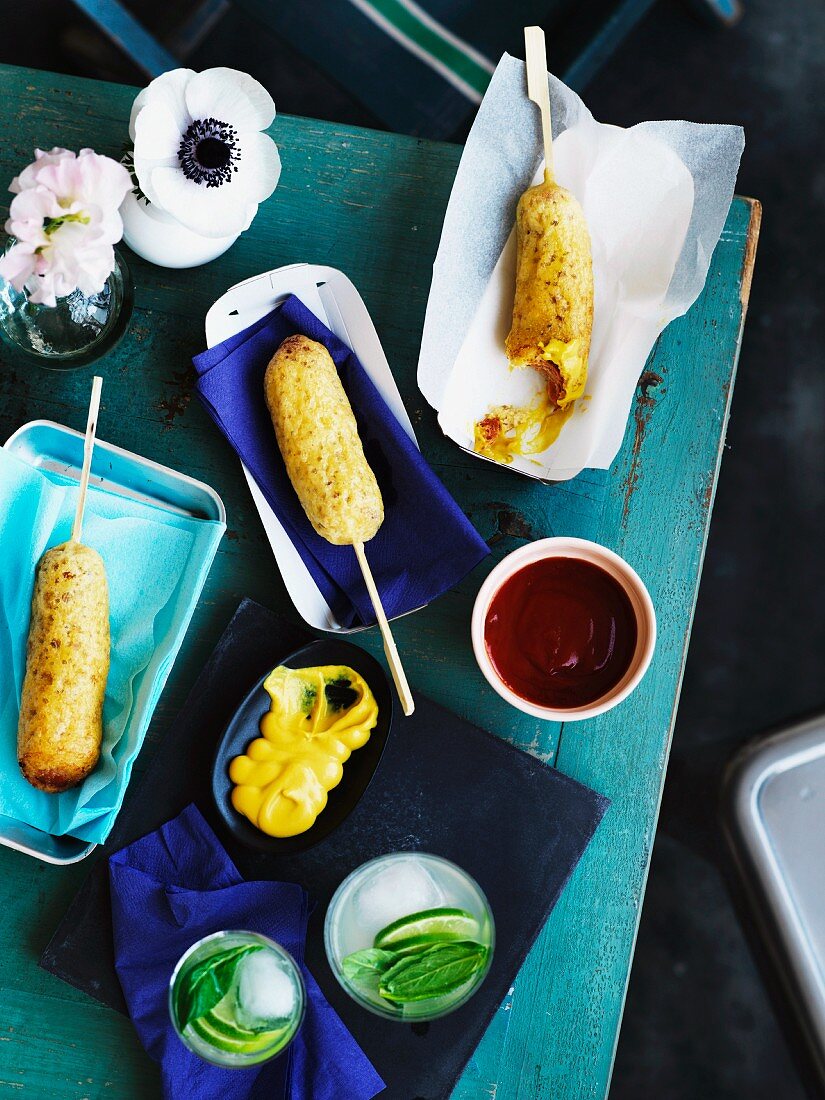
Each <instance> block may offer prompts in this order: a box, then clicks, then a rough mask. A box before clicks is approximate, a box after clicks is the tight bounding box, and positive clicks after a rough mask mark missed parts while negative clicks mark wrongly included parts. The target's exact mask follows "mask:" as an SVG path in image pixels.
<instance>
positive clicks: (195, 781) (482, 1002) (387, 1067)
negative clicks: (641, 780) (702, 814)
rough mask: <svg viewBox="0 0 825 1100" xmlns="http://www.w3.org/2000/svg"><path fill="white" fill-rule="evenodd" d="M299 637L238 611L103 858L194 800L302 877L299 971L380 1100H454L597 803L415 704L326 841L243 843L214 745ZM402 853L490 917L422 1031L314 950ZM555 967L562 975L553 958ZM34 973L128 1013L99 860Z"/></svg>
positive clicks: (281, 870)
mask: <svg viewBox="0 0 825 1100" xmlns="http://www.w3.org/2000/svg"><path fill="white" fill-rule="evenodd" d="M309 638H310V635H309V633H308V632H307V631H305V630H303V629H301V628H299V627H296V626H294V625H292V624H289V623H287V622H285V621H283V620H282V619H280V618H278V617H277V616H276V615H274V614H273V613H272V612H270V611H268V610H266V609H265V608H263V607H261V606H260V605H258V604H255V603H253V602H252V601H250V600H246V601H244V602H243V603H242V604H241V606H240V607H239V609H238V611H237V612H236V614H235V616H234V618H233V619H232V622H231V623H230V624H229V626H228V627H227V629H226V631H225V632H224V634H223V636H222V637H221V640H220V642H219V643H218V646H217V648H216V649H215V651H214V653H213V654H212V656H211V658H210V660H209V662H208V663H207V665H206V667H205V668H204V670H203V672H202V673H201V675H200V677H199V679H198V682H197V683H196V685H195V687H194V688H193V690H192V693H191V695H190V697H189V700H188V701H187V703H186V706H185V707H184V709H183V711H182V712H181V714H180V715H179V716H178V718H177V720H176V722H175V723H174V725H173V726H172V728H171V729H170V730H169V731H168V732H167V734H166V735H165V737H164V740H163V743H162V744H161V746H160V748H159V749H158V751H157V753H156V756H155V759H154V760H153V762H152V764H151V766H150V768H149V769H148V771H147V773H146V775H145V776H144V777H143V780H142V782H141V783H140V784H139V785H138V786H137V787H136V788H135V789H134V790H132V791H131V792H130V794H129V796H127V800H126V803H125V805H124V808H123V810H122V811H121V813H120V815H119V817H118V819H117V822H116V824H115V827H114V829H113V830H112V833H111V835H110V837H109V840H108V841H107V843H106V845H105V849H104V851H105V852H106V853H110V852H113V851H116V850H117V849H119V848H121V847H123V846H124V845H125V844H128V843H130V842H131V841H132V840H135V839H136V838H137V837H139V836H143V835H144V834H145V833H147V832H150V831H151V830H152V829H154V828H156V827H157V826H158V825H160V824H162V822H164V821H167V820H168V819H169V818H171V817H174V816H175V815H176V814H177V813H178V812H179V811H180V810H181V809H183V807H184V806H186V805H187V804H188V803H189V802H193V801H194V802H196V803H197V805H198V807H199V808H200V809H201V811H202V812H203V813H204V815H205V817H206V818H207V820H208V821H209V823H210V825H211V826H212V827H213V828H214V829H215V832H216V833H217V835H218V837H219V838H220V840H221V842H222V843H224V844H225V846H226V849H227V851H228V852H229V854H230V856H231V857H232V859H233V860H234V861H235V863H236V864H237V866H238V868H239V869H240V871H241V873H242V874H243V875H244V876H245V877H246V878H247V879H262V878H263V879H266V878H270V879H276V880H286V881H294V882H300V883H302V884H303V885H304V886H305V887H306V889H307V890H308V891H309V893H310V896H311V898H312V899H313V901H314V902H315V903H316V905H315V909H314V912H313V914H312V917H311V919H310V925H309V933H308V937H307V948H306V961H307V965H308V966H309V968H310V969H311V971H312V972H313V974H314V975H315V977H316V979H317V980H318V982H319V984H320V986H321V988H322V990H323V991H324V994H325V995H326V997H327V998H328V999H329V1000H330V1002H331V1003H332V1004H333V1005H334V1006H335V1008H336V1009H337V1011H338V1012H339V1014H340V1015H341V1017H342V1018H343V1020H344V1022H345V1023H346V1024H347V1027H349V1029H350V1030H351V1032H352V1034H353V1035H354V1036H355V1038H356V1039H357V1040H358V1042H359V1043H360V1044H361V1046H362V1048H363V1049H364V1051H365V1052H366V1054H367V1055H368V1056H369V1058H370V1059H371V1060H372V1062H373V1064H374V1065H375V1067H376V1069H377V1070H378V1072H379V1073H380V1074H381V1076H382V1077H383V1078H384V1080H385V1081H386V1082H387V1089H386V1091H385V1092H383V1093H382V1094H381V1096H382V1100H440V1098H443V1097H448V1096H449V1095H450V1092H451V1091H452V1088H453V1086H454V1085H455V1082H456V1081H457V1079H458V1077H459V1075H460V1074H461V1071H462V1069H463V1068H464V1066H465V1064H466V1063H467V1061H468V1060H469V1058H470V1056H471V1055H472V1053H473V1050H474V1049H475V1046H476V1044H477V1043H478V1041H479V1039H480V1038H481V1036H482V1034H483V1032H484V1029H485V1028H486V1026H487V1024H488V1023H489V1021H490V1019H491V1018H492V1016H493V1014H494V1013H495V1011H496V1009H497V1008H498V1006H499V1005H500V1004H501V1002H502V1001H503V1000H504V997H505V995H506V993H507V990H508V988H509V986H510V984H511V983H512V980H513V978H514V977H515V976H516V973H517V971H518V969H519V967H520V966H521V964H522V962H523V961H524V958H525V956H526V955H527V953H528V951H529V949H530V947H531V946H532V944H533V942H534V940H535V938H536V936H537V935H538V933H539V931H540V929H541V928H542V926H543V925H544V923H545V921H546V920H547V917H548V915H549V913H550V911H551V909H552V908H553V906H554V905H555V903H556V900H557V899H558V897H559V894H560V893H561V890H562V888H563V887H564V884H565V883H566V881H567V879H568V877H569V875H570V873H571V871H572V870H573V868H574V867H575V865H576V863H577V862H578V860H579V858H580V856H581V854H582V852H583V851H584V849H585V847H586V846H587V844H588V842H589V840H590V838H591V837H592V835H593V833H594V831H595V829H596V827H597V825H598V823H599V821H600V820H601V818H602V816H603V814H604V812H605V810H606V809H607V806H608V801H607V799H605V798H603V797H602V796H600V795H598V794H596V793H595V792H593V791H591V790H589V789H588V788H587V787H584V786H582V785H581V784H579V783H576V782H575V781H574V780H572V779H569V778H567V777H566V776H564V775H562V774H561V773H559V772H557V771H555V769H553V768H550V767H548V766H546V765H544V764H542V763H541V762H540V761H538V760H536V759H534V758H533V757H532V756H529V755H528V754H527V753H524V752H521V751H519V750H518V749H515V748H513V747H512V746H510V745H508V744H507V743H506V742H504V741H502V740H500V739H499V738H497V737H494V736H492V735H491V734H489V733H487V732H486V731H484V730H481V729H479V728H478V727H476V726H473V725H470V724H469V723H468V722H465V721H462V720H461V719H460V718H458V717H457V716H456V715H454V714H451V713H450V712H449V711H447V710H444V709H443V708H442V707H440V706H438V705H437V704H435V703H433V702H432V701H431V700H429V699H427V698H425V697H424V696H421V695H417V696H416V710H415V714H414V715H413V716H412V717H410V718H403V717H397V718H396V720H395V722H394V725H393V729H392V731H391V733H390V738H389V743H388V744H387V748H386V750H385V752H384V757H383V759H382V761H381V765H380V767H379V769H378V772H377V773H376V776H375V778H374V779H373V782H372V784H371V786H370V787H369V789H368V790H367V792H366V794H365V795H364V797H363V799H362V801H361V803H360V804H359V805H358V806H357V808H356V809H355V810H354V811H353V812H352V814H350V816H349V817H348V818H347V819H346V821H344V823H343V824H342V825H341V826H340V828H339V829H337V830H336V831H335V832H334V833H333V834H332V835H331V836H329V837H327V839H326V840H324V841H322V842H321V843H320V844H319V845H318V846H317V847H314V848H311V849H310V850H309V851H306V852H301V853H298V854H296V855H291V856H285V857H284V856H282V857H273V856H271V855H264V854H261V853H255V852H250V851H248V850H247V849H245V848H240V847H239V846H238V845H237V844H236V843H235V842H234V840H233V839H232V837H231V836H230V835H229V834H228V833H227V831H226V829H225V828H224V826H223V823H222V822H221V819H220V818H219V816H218V814H217V813H216V811H215V808H214V805H213V803H212V800H211V795H210V767H211V763H212V756H213V752H214V749H215V745H216V743H217V740H218V738H219V736H220V735H221V733H222V731H223V729H224V728H225V726H226V724H227V722H228V721H229V718H230V717H231V715H232V713H233V711H234V709H235V707H236V706H237V704H238V702H239V701H240V700H241V699H242V698H243V696H244V694H245V693H246V691H247V690H248V689H249V688H250V687H251V685H252V684H253V683H254V681H255V679H256V678H257V677H258V676H260V675H262V674H263V673H264V672H265V671H266V670H267V669H269V668H271V667H272V666H273V665H274V664H276V663H277V662H278V659H279V658H280V657H281V656H284V655H286V654H287V653H289V652H291V651H292V650H294V649H296V648H297V647H298V646H300V645H302V644H304V643H305V642H306V641H307V640H309ZM401 849H406V850H411V849H419V850H421V851H426V852H433V853H435V854H437V855H442V856H446V857H447V858H448V859H452V860H454V861H455V862H456V863H457V864H459V866H461V867H464V868H465V869H466V870H467V871H469V873H470V874H471V875H473V877H474V878H476V879H477V880H478V882H479V883H480V885H481V887H482V889H483V890H484V891H485V893H486V894H487V897H488V898H489V901H490V904H491V906H492V910H493V914H494V917H495V921H496V951H495V956H494V959H493V964H492V967H491V970H490V973H489V975H488V976H487V978H486V980H485V982H484V984H483V985H482V987H481V988H480V990H479V991H478V992H477V993H476V994H475V996H474V997H473V998H472V999H471V1000H470V1001H469V1002H468V1003H467V1004H466V1005H464V1006H463V1007H462V1008H460V1009H458V1010H457V1011H456V1012H454V1013H453V1014H452V1015H450V1016H446V1017H444V1018H443V1019H441V1020H436V1021H433V1022H432V1023H429V1024H414V1025H406V1024H400V1023H398V1022H394V1021H390V1020H382V1019H380V1018H378V1017H376V1016H373V1015H371V1014H370V1013H368V1012H365V1011H364V1010H363V1009H361V1008H360V1007H359V1006H358V1005H356V1004H355V1003H354V1002H353V1001H352V1000H350V998H349V997H348V996H347V995H346V994H345V993H344V992H343V990H342V989H341V988H340V986H339V985H338V983H337V982H336V980H335V978H334V977H333V975H332V973H331V971H330V969H329V966H328V964H327V961H326V958H325V956H324V947H323V921H324V914H325V912H326V907H327V904H328V902H329V899H330V897H331V896H332V893H333V891H334V890H335V888H336V887H337V886H338V884H339V883H340V882H341V880H342V879H343V878H344V877H345V876H346V875H347V874H349V872H350V871H351V870H353V869H354V868H355V867H357V866H359V865H360V864H361V863H363V862H364V861H365V860H367V859H371V858H372V857H374V856H377V855H381V854H383V853H385V852H392V851H397V850H401ZM587 949H588V945H587V944H584V945H583V950H587ZM557 962H558V965H559V966H564V959H559V960H557ZM40 964H41V966H43V967H45V968H46V969H47V970H50V971H52V972H53V973H54V974H56V975H58V977H60V978H63V979H64V980H65V981H67V982H70V983H71V984H72V985H75V986H77V987H78V988H79V989H82V990H85V992H87V993H89V994H90V995H91V996H93V997H96V998H97V999H98V1000H100V1001H102V1002H103V1003H104V1004H107V1005H110V1006H111V1007H113V1008H117V1009H119V1010H120V1011H125V1004H124V1001H123V995H122V993H121V989H120V985H119V982H118V979H117V975H116V973H115V969H114V964H113V948H112V930H111V912H110V901H109V882H108V874H107V867H106V860H105V859H99V860H98V862H97V863H96V865H95V866H94V867H93V868H92V871H91V873H90V874H89V877H88V878H87V880H86V882H85V883H84V885H83V887H82V888H81V890H80V891H79V893H78V894H77V896H76V897H75V899H74V901H73V902H72V905H71V907H70V908H69V911H68V913H67V914H66V916H65V917H64V919H63V921H62V922H61V924H60V926H59V927H58V929H57V931H56V932H55V934H54V936H53V938H52V940H51V942H50V944H49V945H48V947H47V948H46V950H45V952H44V953H43V956H42V958H41V960H40ZM307 1100H311V1098H309V1097H308V1098H307Z"/></svg>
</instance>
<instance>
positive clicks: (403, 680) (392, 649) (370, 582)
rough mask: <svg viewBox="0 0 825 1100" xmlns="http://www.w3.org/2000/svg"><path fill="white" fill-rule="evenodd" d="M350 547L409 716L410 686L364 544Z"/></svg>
mask: <svg viewBox="0 0 825 1100" xmlns="http://www.w3.org/2000/svg"><path fill="white" fill-rule="evenodd" d="M352 545H353V549H354V550H355V556H356V557H357V558H358V564H359V565H360V566H361V572H362V573H363V574H364V584H366V586H367V591H368V592H369V594H370V599H371V600H372V606H373V607H374V608H375V617H376V618H377V619H378V626H379V628H380V630H381V637H382V638H383V639H384V653H385V655H386V658H387V663H388V664H389V666H390V672H391V673H392V678H393V681H394V683H395V688H396V691H397V692H398V697H399V698H400V700H401V706H402V708H403V710H404V714H406V715H407V716H409V715H410V714H412V712H413V711H414V710H415V703H414V702H413V697H412V692H411V691H410V685H409V684H408V683H407V675H406V673H405V672H404V668H403V666H402V664H401V658H400V657H399V656H398V649H397V647H396V644H395V638H393V636H392V631H391V630H390V624H389V623H388V622H387V616H386V615H385V613H384V607H383V604H382V603H381V597H380V596H379V595H378V589H377V587H376V585H375V580H374V578H373V575H372V570H371V569H370V567H369V562H368V561H367V555H366V554H365V553H364V544H363V542H354V543H353V544H352Z"/></svg>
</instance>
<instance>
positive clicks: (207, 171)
mask: <svg viewBox="0 0 825 1100" xmlns="http://www.w3.org/2000/svg"><path fill="white" fill-rule="evenodd" d="M240 159H241V151H240V149H239V148H238V132H237V130H235V129H234V128H233V127H232V126H229V125H228V124H227V123H225V122H221V121H220V120H219V119H217V118H198V119H195V121H194V122H191V123H190V124H189V126H188V128H187V130H186V133H185V134H184V135H183V137H182V139H181V143H180V146H179V148H178V161H179V162H180V166H181V171H182V172H183V174H184V175H185V176H186V178H187V179H190V180H193V181H194V182H195V183H204V184H206V186H207V187H220V186H221V184H222V183H229V181H230V180H231V179H232V174H233V172H237V171H238V164H239V162H240Z"/></svg>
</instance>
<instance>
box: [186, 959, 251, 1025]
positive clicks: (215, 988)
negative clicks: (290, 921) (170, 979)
mask: <svg viewBox="0 0 825 1100" xmlns="http://www.w3.org/2000/svg"><path fill="white" fill-rule="evenodd" d="M261 950H262V944H259V943H248V944H243V945H242V946H240V947H232V948H230V949H229V950H228V951H219V952H217V953H216V954H214V955H210V956H209V957H208V958H206V959H204V960H203V962H201V963H198V964H197V966H193V967H192V969H191V970H190V971H189V973H188V974H187V975H186V976H185V977H184V979H183V981H182V982H181V983H180V986H179V988H178V998H177V1001H178V1003H177V1010H178V1026H179V1027H180V1029H181V1031H183V1030H184V1029H185V1028H186V1027H187V1026H188V1025H189V1024H191V1023H192V1021H193V1020H198V1019H200V1017H201V1016H205V1015H206V1014H207V1012H209V1011H210V1010H211V1009H213V1008H214V1007H215V1005H216V1004H217V1003H218V1001H222V1000H223V998H224V997H225V996H226V994H227V993H228V992H229V989H230V986H231V985H232V981H233V979H234V977H235V971H236V970H237V969H238V965H239V964H240V962H241V960H242V959H244V958H246V956H247V955H251V954H252V952H253V951H261Z"/></svg>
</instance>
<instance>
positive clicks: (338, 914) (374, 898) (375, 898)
mask: <svg viewBox="0 0 825 1100" xmlns="http://www.w3.org/2000/svg"><path fill="white" fill-rule="evenodd" d="M444 907H446V908H450V909H460V910H464V911H466V912H467V913H469V914H471V915H472V916H473V917H475V919H476V921H477V932H476V933H475V935H476V937H477V938H478V940H479V941H481V942H482V943H484V944H485V945H486V946H487V948H488V952H489V958H490V959H491V958H492V952H493V946H494V938H495V933H494V924H493V915H492V912H491V910H490V905H489V903H488V901H487V898H486V897H485V896H484V893H483V891H482V890H481V887H480V886H479V885H478V883H477V882H476V881H475V880H474V879H473V878H471V877H470V875H468V874H467V873H466V871H463V870H462V869H461V868H460V867H458V866H457V865H456V864H454V863H451V862H450V861H449V860H447V859H443V858H441V857H440V856H434V855H429V854H427V853H425V852H395V853H393V854H391V855H386V856H380V857H379V858H378V859H373V860H371V861H370V862H368V863H364V864H362V865H361V866H360V867H358V868H357V869H356V870H355V871H353V872H352V874H351V875H349V877H348V878H346V879H345V880H344V881H343V882H342V883H341V885H340V886H339V887H338V889H337V890H336V892H335V894H334V895H333V898H332V901H331V902H330V904H329V908H328V909H327V915H326V920H325V923H324V946H325V948H326V954H327V959H328V961H329V964H330V966H331V968H332V971H333V973H334V974H335V977H336V978H337V979H338V981H339V982H340V984H341V985H342V986H343V988H344V989H345V990H346V991H347V993H349V995H350V996H351V997H352V998H353V999H354V1000H355V1001H357V1002H358V1003H359V1004H360V1005H362V1006H363V1007H364V1008H367V1009H369V1010H370V1011H371V1012H375V1013H376V1014H377V1015H379V1016H385V1017H387V1018H388V1019H404V1020H431V1019H436V1018H437V1017H439V1016H444V1015H446V1014H447V1013H448V1012H452V1011H453V1010H454V1009H456V1008H458V1007H459V1005H462V1004H464V1002H465V1001H466V1000H468V999H469V997H470V996H472V994H473V993H474V992H475V990H476V989H477V988H478V985H479V984H480V983H481V981H482V980H483V978H484V976H485V975H486V973H487V970H488V968H489V960H488V963H487V965H486V966H485V967H484V968H483V969H481V970H479V971H478V973H477V974H476V975H474V976H473V979H472V981H470V982H468V984H467V986H466V987H464V988H462V989H460V990H458V991H457V992H456V993H455V994H450V995H448V996H446V997H441V998H435V999H433V1000H426V1001H421V1002H420V1003H418V1004H405V1005H403V1006H401V1005H394V1004H391V1003H389V1002H388V1001H387V1000H385V999H384V998H382V997H381V996H380V995H379V994H378V992H377V991H375V990H370V989H367V988H365V987H364V986H363V985H359V984H355V983H353V982H351V981H348V980H347V978H346V976H345V974H344V971H343V966H342V963H343V960H344V959H345V958H346V957H347V956H349V955H352V954H354V953H355V952H358V951H362V950H364V949H366V948H371V947H373V945H374V940H375V936H376V933H378V932H380V931H381V930H382V929H384V928H386V927H387V926H388V925H390V924H392V923H393V922H394V921H397V920H399V919H401V918H403V917H409V916H411V915H412V914H416V913H422V912H425V911H428V910H434V909H440V908H444Z"/></svg>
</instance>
